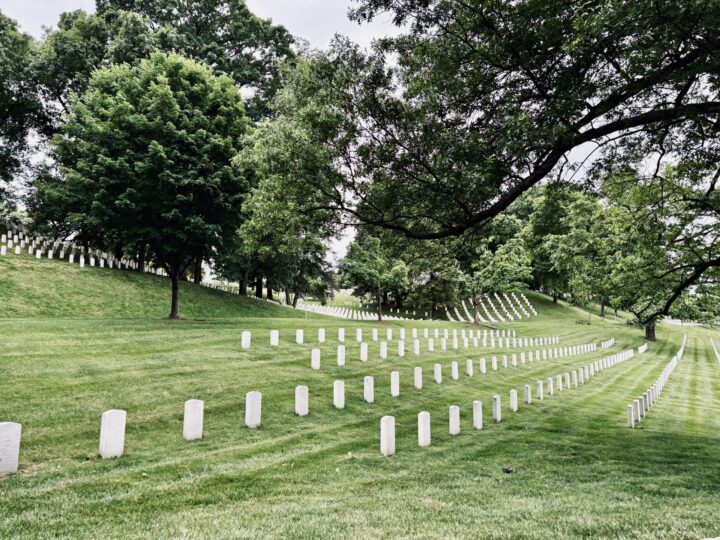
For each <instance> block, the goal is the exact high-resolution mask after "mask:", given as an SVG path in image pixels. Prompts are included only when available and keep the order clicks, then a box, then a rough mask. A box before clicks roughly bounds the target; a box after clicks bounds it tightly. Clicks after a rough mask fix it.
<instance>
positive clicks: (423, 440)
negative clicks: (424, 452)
mask: <svg viewBox="0 0 720 540" xmlns="http://www.w3.org/2000/svg"><path fill="white" fill-rule="evenodd" d="M418 446H430V413H429V412H427V411H423V412H421V413H418Z"/></svg>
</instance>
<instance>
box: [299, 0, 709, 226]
mask: <svg viewBox="0 0 720 540" xmlns="http://www.w3.org/2000/svg"><path fill="white" fill-rule="evenodd" d="M385 14H389V15H390V16H391V17H392V19H393V20H394V22H395V23H396V24H397V25H399V26H401V27H402V28H403V29H404V32H403V33H402V34H401V35H400V36H398V37H396V38H392V39H386V40H384V41H382V42H381V43H380V44H379V45H378V47H377V48H376V50H375V51H373V52H372V53H370V54H365V53H363V52H362V51H361V50H360V49H359V48H358V47H355V46H353V45H352V44H349V43H347V42H345V41H338V42H336V43H335V45H334V47H333V48H332V49H331V50H330V51H329V52H328V53H327V54H325V55H322V57H321V58H319V59H318V61H317V62H316V63H315V64H314V65H313V69H314V77H312V78H305V79H304V80H302V81H300V82H299V83H298V84H299V85H300V86H301V87H302V88H304V90H305V95H306V99H307V101H308V103H313V104H315V106H317V107H319V108H324V109H325V110H326V111H327V113H326V114H324V115H319V116H318V118H316V119H307V121H308V122H310V123H312V124H314V125H315V127H316V128H317V129H318V130H320V131H323V132H324V133H325V136H326V139H327V142H328V144H329V145H331V146H332V147H333V148H334V149H335V151H336V154H337V164H338V168H339V169H341V170H342V171H343V172H344V174H343V176H342V179H341V182H339V183H337V184H335V185H332V186H331V185H327V184H324V183H322V182H320V181H318V182H317V183H316V188H317V189H318V190H320V191H321V192H323V193H325V194H326V196H327V206H329V207H332V208H335V209H338V210H339V211H341V212H345V213H346V214H348V215H351V216H353V217H354V219H357V220H361V221H364V222H366V223H370V224H374V225H377V226H381V227H386V228H390V229H394V230H397V231H399V232H402V233H404V234H406V235H409V236H411V237H415V238H420V239H433V238H442V237H447V236H456V235H459V234H461V233H463V232H465V231H467V230H472V229H476V228H478V227H480V226H482V225H483V224H484V223H486V222H487V221H488V220H489V219H491V218H493V217H494V216H496V215H498V214H499V213H501V212H502V211H503V210H505V209H507V208H508V207H509V206H510V205H511V204H512V202H513V201H515V200H517V198H518V197H519V196H520V195H521V194H523V193H524V192H526V191H527V190H529V189H530V188H532V187H533V186H535V185H537V184H538V183H539V182H541V181H543V180H545V179H547V178H549V177H554V178H557V179H559V180H560V181H571V180H577V179H579V178H581V177H582V173H578V172H577V168H576V167H573V166H572V165H573V164H576V163H574V162H577V161H578V158H583V157H585V156H586V155H587V151H586V150H591V149H593V148H595V147H605V148H618V147H621V146H622V145H624V144H625V143H626V142H629V141H631V140H632V141H633V144H635V141H636V140H637V139H640V140H642V141H643V142H645V143H647V146H648V148H649V149H651V150H652V149H654V150H657V151H660V152H662V151H663V140H664V137H663V134H664V133H666V132H667V133H669V134H670V136H671V137H672V136H673V135H675V134H679V133H681V132H683V130H692V129H695V130H704V131H705V133H707V134H711V133H712V132H713V130H714V129H715V128H714V126H717V123H718V116H719V115H720V97H719V96H718V85H717V73H718V71H720V54H718V52H719V51H720V41H719V40H718V38H717V36H718V35H719V34H720V10H718V9H717V6H716V5H715V4H714V3H712V2H689V3H687V2H675V1H670V0H667V1H664V0H663V1H657V0H637V1H634V2H627V1H621V0H611V1H609V2H603V3H599V4H598V3H592V2H590V3H588V2H580V1H574V2H558V1H547V0H521V1H517V2H467V1H457V0H425V1H417V0H361V1H360V7H359V8H358V9H357V10H356V12H355V17H356V18H357V19H359V20H362V21H365V20H370V19H373V18H375V17H378V16H381V15H383V16H386V15H385ZM328 121H331V122H332V125H333V129H327V125H328ZM581 147H582V150H581V151H578V150H577V149H580V148H581ZM666 148H667V147H666ZM673 152H674V153H675V154H678V153H679V154H683V153H684V152H683V148H682V147H680V146H675V147H674V148H673ZM663 153H664V154H665V156H666V157H669V158H671V159H678V158H679V157H682V156H678V155H674V156H672V155H670V154H671V153H669V152H663ZM600 155H601V153H596V154H595V156H600Z"/></svg>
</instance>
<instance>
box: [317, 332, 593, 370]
mask: <svg viewBox="0 0 720 540" xmlns="http://www.w3.org/2000/svg"><path fill="white" fill-rule="evenodd" d="M440 343H441V350H443V351H445V350H446V348H445V344H446V342H445V340H444V339H442V340H441V342H440ZM596 349H597V347H596V345H595V343H584V344H581V345H570V346H565V347H555V348H553V349H537V350H535V351H534V354H535V356H534V357H533V351H527V355H528V361H530V362H533V361H534V360H538V361H539V360H540V359H541V358H542V360H547V359H558V358H565V357H570V356H576V355H580V354H587V353H591V352H594V351H595V350H596ZM434 350H435V349H434V342H433V340H432V338H431V339H428V340H427V351H428V352H434ZM346 353H347V350H346V348H345V346H344V345H338V347H337V356H336V359H337V365H338V366H344V365H345V360H346V356H347V354H346ZM413 353H414V354H415V355H419V354H420V340H418V339H415V340H413ZM397 355H398V356H399V357H401V358H402V357H404V356H405V342H404V341H402V340H400V341H398V342H397ZM525 355H526V353H525V352H524V351H523V352H521V353H520V355H519V356H520V363H521V364H523V365H524V364H525ZM320 357H321V351H320V349H311V350H310V367H311V368H312V369H320ZM379 357H380V359H381V360H385V359H387V357H388V347H387V342H386V341H381V342H380V347H379ZM511 359H512V365H513V366H517V365H518V354H517V353H512V354H511ZM360 361H361V362H367V361H368V344H367V343H360ZM468 362H472V360H468ZM491 364H492V369H493V370H497V365H498V358H497V356H492V357H491ZM485 365H486V362H485V358H481V359H480V371H481V373H485ZM502 365H503V367H504V368H506V367H508V356H507V355H506V354H503V355H502Z"/></svg>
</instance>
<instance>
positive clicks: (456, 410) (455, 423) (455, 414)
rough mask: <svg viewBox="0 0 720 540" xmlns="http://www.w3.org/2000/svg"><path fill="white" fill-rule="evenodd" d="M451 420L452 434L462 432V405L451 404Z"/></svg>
mask: <svg viewBox="0 0 720 540" xmlns="http://www.w3.org/2000/svg"><path fill="white" fill-rule="evenodd" d="M449 417H450V418H449V420H450V435H457V434H458V433H460V407H458V406H457V405H451V406H450V411H449Z"/></svg>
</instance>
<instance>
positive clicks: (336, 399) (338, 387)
mask: <svg viewBox="0 0 720 540" xmlns="http://www.w3.org/2000/svg"><path fill="white" fill-rule="evenodd" d="M333 405H335V408H336V409H344V408H345V381H335V382H334V383H333Z"/></svg>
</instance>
